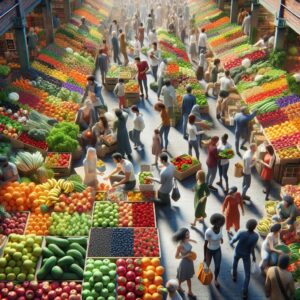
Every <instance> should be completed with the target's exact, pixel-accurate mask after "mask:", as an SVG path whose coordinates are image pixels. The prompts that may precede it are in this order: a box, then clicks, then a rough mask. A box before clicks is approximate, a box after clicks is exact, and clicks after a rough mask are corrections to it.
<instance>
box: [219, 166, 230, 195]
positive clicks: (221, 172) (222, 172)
mask: <svg viewBox="0 0 300 300" xmlns="http://www.w3.org/2000/svg"><path fill="white" fill-rule="evenodd" d="M218 167H219V175H220V181H221V182H222V177H224V179H225V182H226V189H227V188H228V168H229V163H228V164H226V165H221V164H220V162H219V164H218Z"/></svg>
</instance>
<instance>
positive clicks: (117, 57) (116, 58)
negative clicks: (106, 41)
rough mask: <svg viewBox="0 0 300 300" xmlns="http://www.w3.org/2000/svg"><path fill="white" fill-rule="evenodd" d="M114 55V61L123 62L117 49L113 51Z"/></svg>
mask: <svg viewBox="0 0 300 300" xmlns="http://www.w3.org/2000/svg"><path fill="white" fill-rule="evenodd" d="M113 56H114V62H115V63H118V64H119V65H121V64H122V63H121V60H120V57H119V53H118V52H117V51H113Z"/></svg>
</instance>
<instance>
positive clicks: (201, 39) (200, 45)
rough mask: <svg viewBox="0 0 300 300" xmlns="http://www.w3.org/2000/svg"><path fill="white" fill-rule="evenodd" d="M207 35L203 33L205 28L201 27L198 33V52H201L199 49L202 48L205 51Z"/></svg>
mask: <svg viewBox="0 0 300 300" xmlns="http://www.w3.org/2000/svg"><path fill="white" fill-rule="evenodd" d="M207 44H208V43H207V35H206V33H205V28H202V29H201V32H200V34H199V38H198V53H199V54H200V53H201V50H202V49H203V50H204V51H205V52H206V48H207Z"/></svg>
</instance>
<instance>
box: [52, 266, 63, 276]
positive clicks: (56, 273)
mask: <svg viewBox="0 0 300 300" xmlns="http://www.w3.org/2000/svg"><path fill="white" fill-rule="evenodd" d="M63 274H64V271H63V269H62V268H61V267H60V266H54V267H53V268H52V270H51V276H52V278H53V279H61V278H62V276H63Z"/></svg>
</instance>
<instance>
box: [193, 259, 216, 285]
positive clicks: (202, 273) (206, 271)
mask: <svg viewBox="0 0 300 300" xmlns="http://www.w3.org/2000/svg"><path fill="white" fill-rule="evenodd" d="M197 277H198V279H199V281H200V282H201V283H202V284H203V285H210V283H211V282H212V279H213V274H212V272H211V270H210V268H209V267H208V266H207V265H206V263H205V262H202V263H200V266H199V269H198V272H197Z"/></svg>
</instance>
